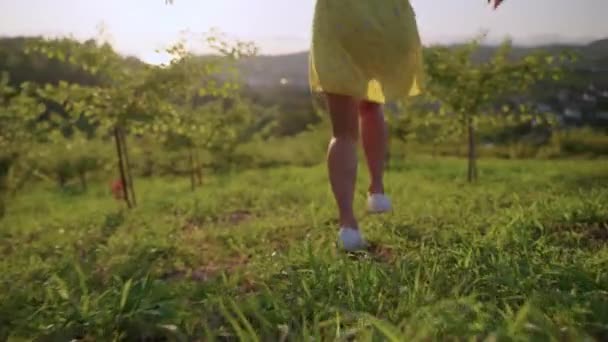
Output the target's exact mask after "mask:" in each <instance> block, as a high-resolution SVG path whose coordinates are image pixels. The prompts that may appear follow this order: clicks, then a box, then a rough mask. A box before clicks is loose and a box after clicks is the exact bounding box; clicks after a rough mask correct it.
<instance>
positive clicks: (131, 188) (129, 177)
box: [120, 127, 137, 207]
mask: <svg viewBox="0 0 608 342" xmlns="http://www.w3.org/2000/svg"><path fill="white" fill-rule="evenodd" d="M120 137H121V140H122V148H123V155H124V159H125V166H126V171H127V172H126V173H127V184H128V186H129V192H130V193H131V203H132V204H133V206H134V207H135V206H137V199H136V198H135V189H134V185H133V174H132V173H131V162H130V161H129V150H128V149H127V137H126V135H125V131H124V129H122V127H121V129H120Z"/></svg>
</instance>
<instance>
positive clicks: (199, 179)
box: [194, 153, 203, 186]
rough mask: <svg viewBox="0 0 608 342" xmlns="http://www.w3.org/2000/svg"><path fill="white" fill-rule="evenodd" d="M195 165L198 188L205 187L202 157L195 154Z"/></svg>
mask: <svg viewBox="0 0 608 342" xmlns="http://www.w3.org/2000/svg"><path fill="white" fill-rule="evenodd" d="M194 156H195V159H194V160H195V164H196V183H197V185H198V186H202V185H203V166H202V165H201V160H200V156H199V155H198V154H197V153H195V154H194Z"/></svg>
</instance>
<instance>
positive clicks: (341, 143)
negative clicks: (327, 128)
mask: <svg viewBox="0 0 608 342" xmlns="http://www.w3.org/2000/svg"><path fill="white" fill-rule="evenodd" d="M327 101H328V105H329V113H330V117H331V123H332V132H333V136H332V139H331V142H330V143H329V148H328V153H327V166H328V171H329V181H330V183H331V188H332V191H333V193H334V197H335V199H336V202H337V204H338V210H339V215H340V226H341V227H343V228H352V229H358V228H359V227H358V224H357V220H356V218H355V213H354V210H353V201H354V197H355V183H356V178H357V141H358V136H359V118H358V115H357V114H358V108H357V105H358V101H357V100H355V99H354V98H352V97H350V96H344V95H336V94H327Z"/></svg>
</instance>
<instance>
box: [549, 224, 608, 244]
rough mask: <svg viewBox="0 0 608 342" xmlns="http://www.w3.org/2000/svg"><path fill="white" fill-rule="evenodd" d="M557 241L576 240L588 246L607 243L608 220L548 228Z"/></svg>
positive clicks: (557, 225) (555, 225) (556, 225)
mask: <svg viewBox="0 0 608 342" xmlns="http://www.w3.org/2000/svg"><path fill="white" fill-rule="evenodd" d="M550 230H551V231H552V234H553V235H554V236H555V238H556V240H557V241H560V240H562V239H576V240H578V241H580V242H583V243H585V244H587V245H589V246H597V245H602V244H605V243H606V242H608V220H606V221H600V222H584V223H557V224H553V225H551V226H550Z"/></svg>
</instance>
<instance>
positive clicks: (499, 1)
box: [488, 0, 504, 9]
mask: <svg viewBox="0 0 608 342" xmlns="http://www.w3.org/2000/svg"><path fill="white" fill-rule="evenodd" d="M503 1H504V0H488V3H494V9H497V8H498V6H500V4H502V3H503Z"/></svg>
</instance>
